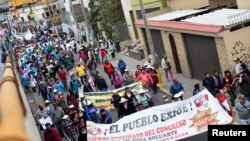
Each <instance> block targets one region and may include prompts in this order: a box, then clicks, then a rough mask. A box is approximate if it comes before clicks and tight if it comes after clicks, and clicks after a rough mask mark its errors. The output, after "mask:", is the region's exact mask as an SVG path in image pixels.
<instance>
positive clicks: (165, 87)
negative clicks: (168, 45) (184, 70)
mask: <svg viewBox="0 0 250 141" xmlns="http://www.w3.org/2000/svg"><path fill="white" fill-rule="evenodd" d="M119 59H123V60H124V61H125V62H126V64H127V68H128V69H129V70H130V71H131V72H133V73H134V72H135V71H136V65H143V64H144V62H145V59H144V60H142V61H139V60H136V59H133V58H130V57H129V56H127V55H124V54H120V53H117V54H116V59H115V60H112V59H111V58H110V57H109V60H110V62H111V63H112V65H113V66H114V67H115V68H117V64H118V61H119ZM160 72H161V78H162V85H161V86H160V90H161V91H163V92H164V93H166V94H170V93H169V88H170V86H171V84H172V81H169V82H168V81H167V79H166V76H165V72H164V70H163V69H162V68H160ZM174 75H175V76H176V77H177V78H178V79H179V81H180V82H181V83H182V85H183V87H184V90H185V95H184V98H189V97H191V96H193V89H194V84H197V83H199V84H201V82H200V81H198V80H194V79H190V78H186V77H184V76H183V75H182V74H174Z"/></svg>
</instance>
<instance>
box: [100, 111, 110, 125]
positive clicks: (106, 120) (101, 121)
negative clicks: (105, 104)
mask: <svg viewBox="0 0 250 141" xmlns="http://www.w3.org/2000/svg"><path fill="white" fill-rule="evenodd" d="M105 112H106V116H105V119H104V120H103V118H102V115H101V113H100V114H99V115H98V118H99V122H100V123H104V124H111V123H112V115H111V113H110V112H109V111H107V110H105Z"/></svg>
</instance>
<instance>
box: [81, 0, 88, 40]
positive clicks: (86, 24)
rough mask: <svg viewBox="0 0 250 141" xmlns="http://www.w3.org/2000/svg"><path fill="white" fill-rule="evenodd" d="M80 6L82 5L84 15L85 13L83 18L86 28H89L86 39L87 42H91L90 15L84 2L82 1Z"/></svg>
mask: <svg viewBox="0 0 250 141" xmlns="http://www.w3.org/2000/svg"><path fill="white" fill-rule="evenodd" d="M80 4H81V8H82V13H83V16H84V22H85V26H86V28H87V32H86V38H87V42H89V41H90V30H89V20H88V15H87V13H86V10H85V8H84V4H83V0H80Z"/></svg>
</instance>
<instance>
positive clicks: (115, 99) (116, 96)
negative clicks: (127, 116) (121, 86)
mask: <svg viewBox="0 0 250 141" xmlns="http://www.w3.org/2000/svg"><path fill="white" fill-rule="evenodd" d="M120 101H121V96H120V95H119V94H118V93H117V90H114V91H113V95H112V99H111V104H113V105H114V107H115V110H116V112H117V113H119V108H120V107H119V106H120Z"/></svg>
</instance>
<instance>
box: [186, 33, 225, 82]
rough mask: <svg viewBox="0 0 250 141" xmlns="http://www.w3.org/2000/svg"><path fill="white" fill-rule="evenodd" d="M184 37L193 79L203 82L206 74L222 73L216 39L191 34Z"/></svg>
mask: <svg viewBox="0 0 250 141" xmlns="http://www.w3.org/2000/svg"><path fill="white" fill-rule="evenodd" d="M183 37H184V41H185V44H186V48H187V54H188V58H189V63H190V67H191V72H192V77H193V78H195V79H199V80H202V79H203V76H204V73H205V72H208V73H210V74H212V73H213V72H214V71H215V70H217V71H219V72H221V67H220V62H219V57H218V53H217V49H216V44H215V40H214V38H212V37H206V36H198V35H190V34H183Z"/></svg>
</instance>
